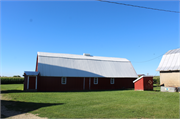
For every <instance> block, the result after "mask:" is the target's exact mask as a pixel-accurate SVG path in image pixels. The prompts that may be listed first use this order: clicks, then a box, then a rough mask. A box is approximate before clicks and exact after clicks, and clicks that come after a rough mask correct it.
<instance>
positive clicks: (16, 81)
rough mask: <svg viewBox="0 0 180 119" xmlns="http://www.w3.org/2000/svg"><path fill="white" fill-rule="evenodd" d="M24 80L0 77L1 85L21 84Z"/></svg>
mask: <svg viewBox="0 0 180 119" xmlns="http://www.w3.org/2000/svg"><path fill="white" fill-rule="evenodd" d="M23 82H24V78H21V77H1V84H22V83H23Z"/></svg>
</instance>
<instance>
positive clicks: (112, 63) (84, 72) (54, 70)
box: [38, 52, 138, 78]
mask: <svg viewBox="0 0 180 119" xmlns="http://www.w3.org/2000/svg"><path fill="white" fill-rule="evenodd" d="M38 71H39V72H40V75H41V76H64V77H125V78H130V77H133V78H137V77H138V76H137V74H136V71H135V70H134V68H133V66H132V64H131V62H130V61H129V60H127V59H125V58H112V57H97V56H84V55H72V54H61V53H45V52H38Z"/></svg>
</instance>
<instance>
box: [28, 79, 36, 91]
mask: <svg viewBox="0 0 180 119" xmlns="http://www.w3.org/2000/svg"><path fill="white" fill-rule="evenodd" d="M35 83H36V77H31V76H29V89H35Z"/></svg>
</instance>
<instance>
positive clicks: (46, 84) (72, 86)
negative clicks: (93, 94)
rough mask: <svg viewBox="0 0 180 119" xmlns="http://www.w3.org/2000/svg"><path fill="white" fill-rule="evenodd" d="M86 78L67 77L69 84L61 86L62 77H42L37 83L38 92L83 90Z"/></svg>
mask: <svg viewBox="0 0 180 119" xmlns="http://www.w3.org/2000/svg"><path fill="white" fill-rule="evenodd" d="M83 80H84V78H81V77H79V78H71V77H67V83H66V84H61V77H42V76H40V77H39V79H38V83H37V90H38V91H71V90H83Z"/></svg>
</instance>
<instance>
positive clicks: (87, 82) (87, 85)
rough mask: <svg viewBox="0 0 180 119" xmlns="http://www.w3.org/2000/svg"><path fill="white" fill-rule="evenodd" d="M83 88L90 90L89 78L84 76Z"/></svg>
mask: <svg viewBox="0 0 180 119" xmlns="http://www.w3.org/2000/svg"><path fill="white" fill-rule="evenodd" d="M85 90H91V78H85Z"/></svg>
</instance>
